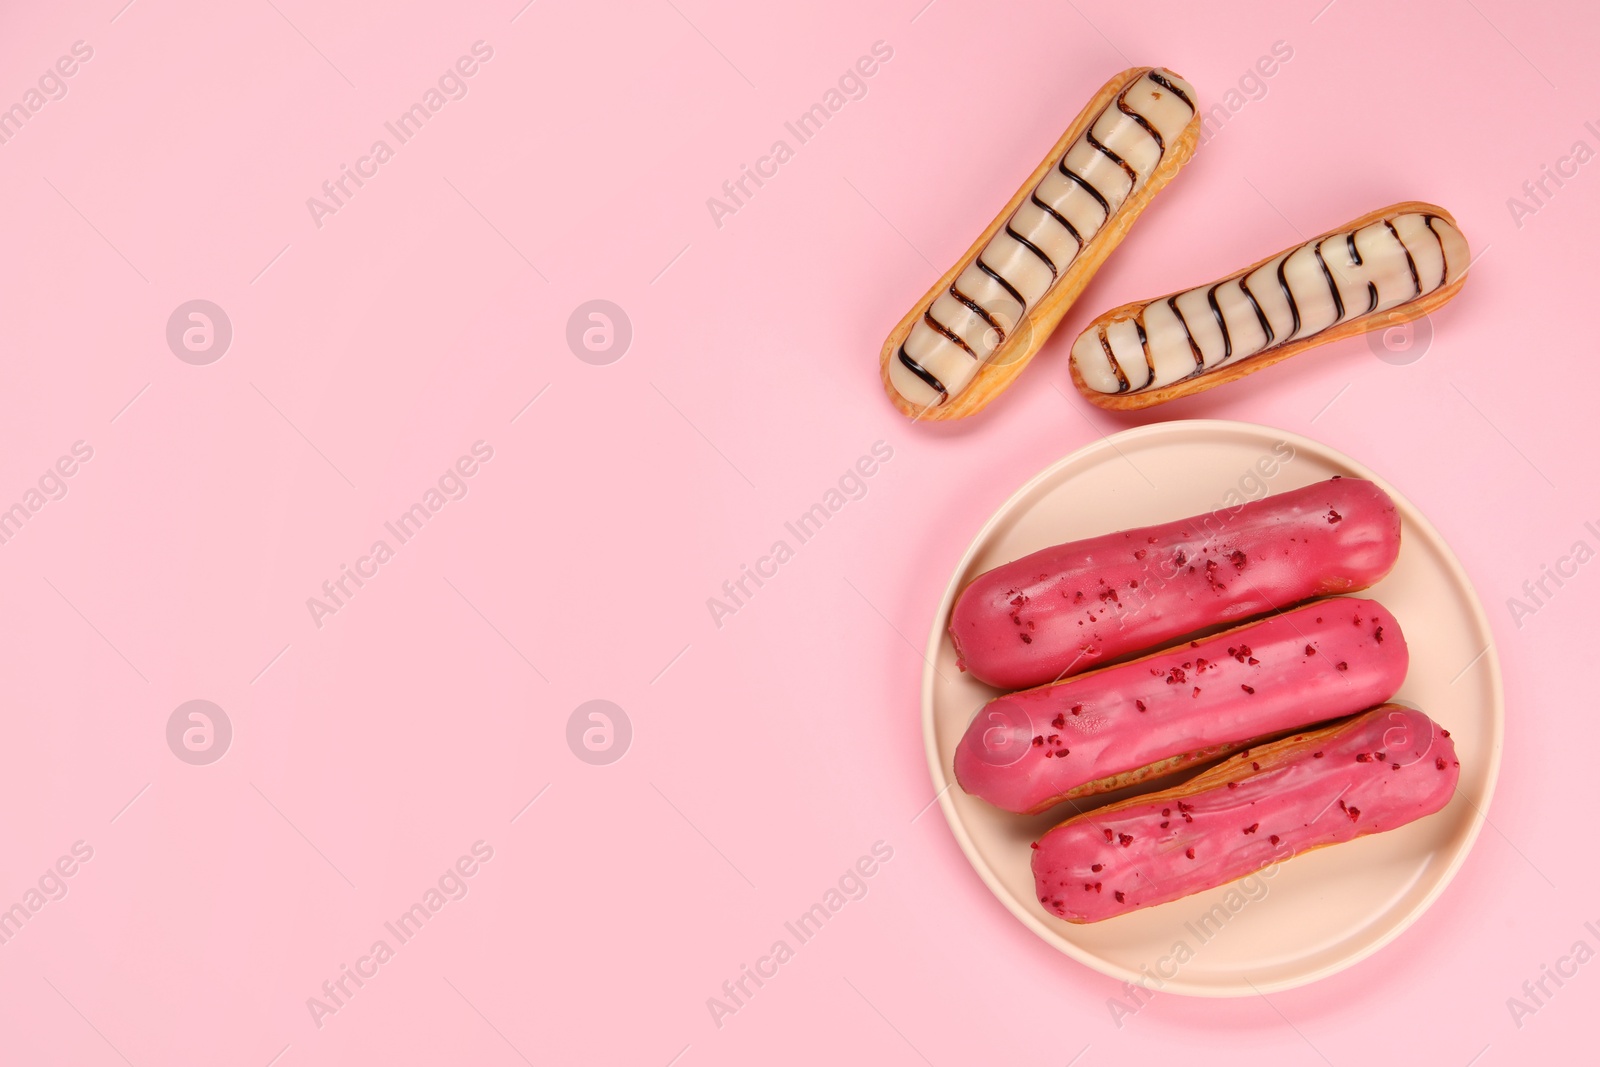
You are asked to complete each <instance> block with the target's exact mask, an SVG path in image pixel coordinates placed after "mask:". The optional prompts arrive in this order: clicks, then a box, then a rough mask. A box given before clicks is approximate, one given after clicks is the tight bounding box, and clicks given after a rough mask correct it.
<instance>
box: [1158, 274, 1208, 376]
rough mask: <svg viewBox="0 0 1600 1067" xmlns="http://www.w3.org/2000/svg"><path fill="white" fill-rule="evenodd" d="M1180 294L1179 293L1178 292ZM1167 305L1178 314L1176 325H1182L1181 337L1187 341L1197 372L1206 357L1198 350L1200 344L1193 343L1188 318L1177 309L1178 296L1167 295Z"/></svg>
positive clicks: (1202, 365) (1192, 333)
mask: <svg viewBox="0 0 1600 1067" xmlns="http://www.w3.org/2000/svg"><path fill="white" fill-rule="evenodd" d="M1179 295H1180V296H1181V295H1182V294H1181V293H1180V294H1179ZM1167 307H1169V308H1171V309H1172V313H1173V314H1174V315H1176V316H1178V325H1179V326H1182V327H1183V339H1184V340H1185V341H1188V342H1189V352H1190V353H1191V354H1192V355H1193V356H1194V369H1195V373H1196V374H1198V373H1199V372H1200V371H1203V370H1205V369H1206V357H1205V356H1204V355H1203V354H1202V353H1201V352H1200V346H1199V345H1197V344H1195V343H1194V331H1193V330H1191V329H1189V320H1188V319H1186V318H1184V317H1183V312H1182V311H1180V310H1179V309H1178V297H1176V296H1169V297H1167Z"/></svg>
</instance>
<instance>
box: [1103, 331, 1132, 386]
mask: <svg viewBox="0 0 1600 1067" xmlns="http://www.w3.org/2000/svg"><path fill="white" fill-rule="evenodd" d="M1100 348H1101V350H1102V351H1104V352H1105V354H1106V362H1107V363H1110V364H1111V370H1112V372H1113V373H1114V374H1116V376H1117V392H1119V393H1126V392H1127V391H1128V376H1127V375H1126V374H1124V373H1123V371H1122V364H1120V363H1118V362H1117V357H1116V356H1113V355H1112V354H1111V343H1110V342H1109V341H1107V340H1106V331H1105V328H1104V327H1101V329H1100Z"/></svg>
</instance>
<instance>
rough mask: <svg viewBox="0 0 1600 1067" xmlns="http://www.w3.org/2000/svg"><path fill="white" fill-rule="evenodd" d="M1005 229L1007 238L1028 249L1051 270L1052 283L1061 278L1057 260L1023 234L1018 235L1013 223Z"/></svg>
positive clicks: (1007, 224) (1008, 224)
mask: <svg viewBox="0 0 1600 1067" xmlns="http://www.w3.org/2000/svg"><path fill="white" fill-rule="evenodd" d="M1005 229H1006V236H1007V237H1009V238H1011V239H1012V240H1013V241H1015V242H1017V244H1019V245H1021V246H1022V247H1023V248H1026V249H1027V250H1028V251H1030V252H1032V253H1033V254H1034V255H1036V256H1038V257H1039V262H1040V263H1043V264H1044V265H1045V266H1047V267H1049V268H1050V280H1051V281H1052V282H1054V281H1055V280H1056V278H1058V277H1060V275H1061V272H1060V271H1058V270H1057V269H1056V263H1055V260H1053V259H1051V258H1050V257H1049V256H1047V255H1045V254H1044V249H1042V248H1040V247H1039V246H1038V245H1036V244H1034V243H1033V242H1032V241H1030V240H1028V239H1027V238H1026V237H1024V236H1022V234H1020V233H1018V232H1017V231H1016V230H1013V229H1012V228H1011V223H1009V222H1008V223H1006V227H1005Z"/></svg>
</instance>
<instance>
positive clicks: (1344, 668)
mask: <svg viewBox="0 0 1600 1067" xmlns="http://www.w3.org/2000/svg"><path fill="white" fill-rule="evenodd" d="M1334 666H1335V667H1338V668H1339V669H1340V670H1341V671H1347V670H1349V669H1350V664H1348V663H1346V662H1345V661H1344V660H1340V661H1339V662H1338V663H1335V664H1334Z"/></svg>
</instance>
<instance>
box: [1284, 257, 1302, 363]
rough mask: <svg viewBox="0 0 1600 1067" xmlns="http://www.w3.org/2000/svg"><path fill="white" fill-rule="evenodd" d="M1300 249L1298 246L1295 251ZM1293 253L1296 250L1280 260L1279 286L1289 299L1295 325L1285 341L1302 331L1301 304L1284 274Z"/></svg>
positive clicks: (1286, 298)
mask: <svg viewBox="0 0 1600 1067" xmlns="http://www.w3.org/2000/svg"><path fill="white" fill-rule="evenodd" d="M1300 247H1301V248H1304V247H1305V246H1304V245H1301V246H1300ZM1299 250H1300V249H1299V248H1297V249H1295V252H1298V251H1299ZM1292 255H1294V252H1290V253H1289V254H1288V255H1286V256H1284V257H1283V258H1282V259H1280V260H1278V288H1279V289H1282V290H1283V298H1284V299H1285V300H1287V301H1289V313H1290V314H1291V315H1293V316H1294V325H1293V326H1291V327H1289V336H1288V337H1285V338H1284V340H1285V341H1292V340H1294V335H1295V334H1297V333H1299V332H1300V305H1299V304H1296V303H1295V302H1294V293H1292V292H1290V291H1289V280H1288V279H1287V278H1285V277H1284V276H1283V268H1284V267H1286V266H1288V265H1289V256H1292Z"/></svg>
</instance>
